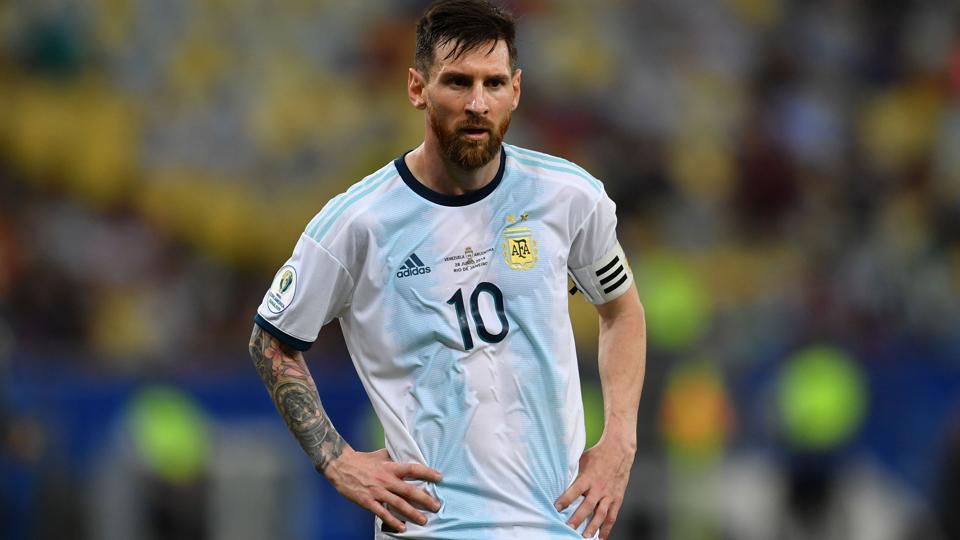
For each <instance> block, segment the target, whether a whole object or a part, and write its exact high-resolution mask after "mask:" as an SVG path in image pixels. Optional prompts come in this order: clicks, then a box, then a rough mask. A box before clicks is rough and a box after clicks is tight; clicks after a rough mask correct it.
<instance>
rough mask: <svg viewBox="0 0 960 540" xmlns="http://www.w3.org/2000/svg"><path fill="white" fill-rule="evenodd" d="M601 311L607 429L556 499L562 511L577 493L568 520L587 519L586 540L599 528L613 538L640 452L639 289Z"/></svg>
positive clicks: (642, 338)
mask: <svg viewBox="0 0 960 540" xmlns="http://www.w3.org/2000/svg"><path fill="white" fill-rule="evenodd" d="M597 312H598V313H599V314H600V351H599V364H600V385H601V387H602V389H603V409H604V427H603V435H602V436H601V437H600V441H599V442H598V443H597V444H596V446H594V447H593V448H590V449H589V450H587V451H586V452H584V453H583V456H582V457H581V458H580V473H579V474H578V475H577V478H576V479H575V480H574V481H573V483H572V484H571V485H570V487H569V488H568V489H567V490H566V491H565V492H564V493H563V495H561V496H560V498H559V499H558V500H557V508H558V509H563V508H566V507H567V506H569V505H570V503H572V502H573V501H574V500H575V499H576V498H577V497H579V496H581V495H583V502H581V503H580V506H579V507H578V508H577V510H576V511H575V512H574V514H573V516H572V517H571V518H570V520H569V522H568V523H569V524H570V526H571V527H574V528H576V527H579V526H580V524H581V523H583V522H584V521H585V520H586V519H587V518H588V517H590V516H592V518H590V520H589V524H588V525H587V528H586V529H585V530H584V532H583V535H584V537H585V538H589V537H591V536H593V535H594V534H595V533H596V532H597V530H599V531H600V538H601V539H605V538H608V537H609V536H610V530H611V529H612V528H613V525H614V523H615V522H616V520H617V515H618V514H619V512H620V506H621V505H622V504H623V494H624V492H625V491H626V488H627V480H628V479H629V477H630V469H631V468H632V467H633V458H634V456H635V455H636V451H637V410H638V407H639V404H640V393H641V390H642V388H643V377H644V372H645V367H646V343H647V339H646V324H645V322H644V315H643V306H642V305H640V299H639V298H638V297H637V289H636V287H635V286H633V285H631V286H630V289H629V290H628V291H627V292H626V293H624V294H623V295H621V296H620V297H618V298H617V299H615V300H613V301H610V302H607V303H606V304H603V305H599V306H597Z"/></svg>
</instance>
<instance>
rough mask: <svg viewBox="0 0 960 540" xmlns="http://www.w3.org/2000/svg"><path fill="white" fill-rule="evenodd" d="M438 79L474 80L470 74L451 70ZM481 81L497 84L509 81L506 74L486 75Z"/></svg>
mask: <svg viewBox="0 0 960 540" xmlns="http://www.w3.org/2000/svg"><path fill="white" fill-rule="evenodd" d="M440 78H441V79H443V80H450V79H459V78H464V79H470V80H473V79H474V76H473V75H472V74H470V73H465V72H463V71H453V70H449V71H444V72H443V73H442V74H441V75H440ZM483 79H484V80H486V81H499V82H504V83H505V82H508V81H509V80H510V77H509V76H508V75H506V74H503V73H495V74H493V75H487V76H486V77H483Z"/></svg>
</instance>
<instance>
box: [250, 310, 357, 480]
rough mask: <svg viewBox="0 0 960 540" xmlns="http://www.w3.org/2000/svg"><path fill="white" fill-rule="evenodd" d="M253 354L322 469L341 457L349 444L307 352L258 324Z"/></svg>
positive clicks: (287, 419) (299, 437) (294, 430)
mask: <svg viewBox="0 0 960 540" xmlns="http://www.w3.org/2000/svg"><path fill="white" fill-rule="evenodd" d="M250 356H251V357H252V358H253V365H254V366H256V368H257V373H259V374H260V378H261V379H263V382H264V384H265V385H266V386H267V392H269V393H270V397H271V398H273V402H274V404H275V405H276V406H277V410H278V411H279V412H280V416H281V417H282V418H283V421H284V422H286V424H287V427H288V428H290V431H291V432H292V433H293V435H294V437H296V438H297V442H299V443H300V446H301V447H303V449H304V451H306V453H307V455H309V456H310V459H312V460H313V464H314V467H316V469H317V470H318V471H320V472H323V470H324V469H326V468H327V465H328V464H329V463H330V462H331V461H333V460H335V459H337V458H338V457H340V454H342V453H343V448H344V446H345V445H346V442H344V440H343V437H341V436H340V434H339V433H337V430H336V429H334V427H333V424H332V423H331V422H330V418H329V417H328V416H327V412H326V411H325V410H323V405H321V404H320V396H319V395H317V387H316V385H315V384H314V383H313V377H311V376H310V372H309V371H308V370H307V365H306V362H305V361H304V359H303V355H302V354H301V353H300V352H297V351H287V350H285V349H284V348H283V347H282V346H281V345H280V343H279V342H278V341H277V339H276V338H274V337H273V336H271V335H270V334H267V333H266V332H264V331H263V329H262V328H260V327H259V326H257V325H254V327H253V334H252V335H251V336H250Z"/></svg>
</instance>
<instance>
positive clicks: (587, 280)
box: [567, 193, 633, 304]
mask: <svg viewBox="0 0 960 540" xmlns="http://www.w3.org/2000/svg"><path fill="white" fill-rule="evenodd" d="M567 266H568V268H569V270H570V277H571V278H573V282H574V284H576V286H577V289H579V290H580V291H581V292H582V293H583V294H584V296H586V298H587V300H588V301H589V302H590V303H592V304H605V303H607V302H609V301H611V300H614V299H616V298H617V297H619V296H620V295H622V294H623V293H625V292H626V291H627V289H629V288H630V285H631V284H632V283H633V272H632V271H631V270H630V265H629V264H628V263H627V259H626V256H625V255H624V253H623V249H622V248H621V247H620V242H618V241H617V207H616V205H615V204H614V202H613V201H612V200H610V197H608V196H607V194H606V193H603V194H602V196H601V198H600V199H599V200H598V201H596V206H595V207H594V208H593V210H592V211H591V212H590V213H589V214H588V215H587V218H586V220H584V222H583V225H582V226H581V227H580V229H579V230H578V231H577V232H576V233H575V236H574V238H573V242H572V244H571V246H570V254H569V256H568V258H567Z"/></svg>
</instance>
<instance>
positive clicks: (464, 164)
mask: <svg viewBox="0 0 960 540" xmlns="http://www.w3.org/2000/svg"><path fill="white" fill-rule="evenodd" d="M427 116H428V117H429V119H430V128H431V129H433V132H434V134H436V136H437V140H438V141H440V151H441V152H443V155H444V157H446V158H447V159H448V160H449V161H451V162H453V163H455V164H456V165H457V166H458V167H460V168H461V169H463V170H465V171H472V170H476V169H479V168H480V167H483V166H484V165H486V164H487V163H490V161H491V160H492V159H493V158H494V156H496V155H497V151H499V150H500V145H501V144H502V143H503V136H504V135H505V134H506V133H507V128H509V127H510V115H507V118H506V119H505V120H504V121H503V123H502V124H500V125H499V126H497V127H494V126H493V124H491V123H489V122H486V121H483V120H478V121H475V122H464V123H463V124H460V125H459V126H457V127H456V128H455V129H454V130H453V131H447V130H445V129H444V128H443V126H441V125H440V122H438V121H437V119H436V117H435V116H434V115H433V114H432V113H428V114H427ZM470 128H481V129H486V130H487V133H488V134H489V137H487V140H486V142H484V141H471V140H468V139H464V138H463V137H461V130H463V129H470Z"/></svg>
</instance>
